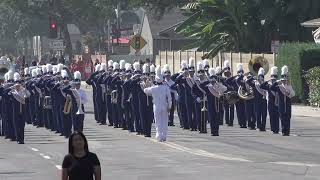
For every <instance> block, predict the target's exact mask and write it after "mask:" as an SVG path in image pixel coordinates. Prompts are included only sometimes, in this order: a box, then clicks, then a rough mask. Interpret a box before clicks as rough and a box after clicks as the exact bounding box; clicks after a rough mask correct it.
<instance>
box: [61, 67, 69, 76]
mask: <svg viewBox="0 0 320 180" xmlns="http://www.w3.org/2000/svg"><path fill="white" fill-rule="evenodd" d="M61 77H62V78H66V77H69V75H68V72H67V71H66V70H64V69H62V70H61Z"/></svg>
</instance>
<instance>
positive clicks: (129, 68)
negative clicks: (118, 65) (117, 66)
mask: <svg viewBox="0 0 320 180" xmlns="http://www.w3.org/2000/svg"><path fill="white" fill-rule="evenodd" d="M125 68H126V71H131V70H132V67H131V64H130V63H126V64H125Z"/></svg>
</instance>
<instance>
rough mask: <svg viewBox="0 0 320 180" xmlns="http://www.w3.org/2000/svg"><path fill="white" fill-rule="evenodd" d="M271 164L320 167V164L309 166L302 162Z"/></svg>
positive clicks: (309, 165)
mask: <svg viewBox="0 0 320 180" xmlns="http://www.w3.org/2000/svg"><path fill="white" fill-rule="evenodd" d="M268 163H269V164H278V165H288V166H308V167H320V164H309V163H302V162H281V161H279V162H268Z"/></svg>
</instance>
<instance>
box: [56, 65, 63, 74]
mask: <svg viewBox="0 0 320 180" xmlns="http://www.w3.org/2000/svg"><path fill="white" fill-rule="evenodd" d="M62 69H63V64H58V66H57V72H61V70H62Z"/></svg>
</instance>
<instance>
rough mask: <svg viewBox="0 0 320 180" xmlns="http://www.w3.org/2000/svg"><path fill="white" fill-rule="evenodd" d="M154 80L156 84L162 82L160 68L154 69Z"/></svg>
mask: <svg viewBox="0 0 320 180" xmlns="http://www.w3.org/2000/svg"><path fill="white" fill-rule="evenodd" d="M155 80H156V82H158V83H160V82H162V81H163V75H162V72H161V68H160V67H157V68H156V77H155Z"/></svg>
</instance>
